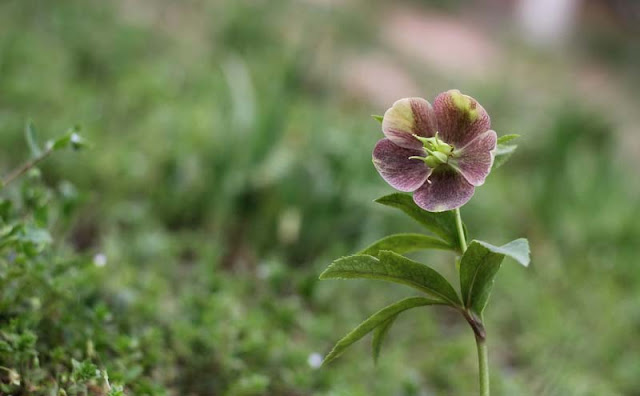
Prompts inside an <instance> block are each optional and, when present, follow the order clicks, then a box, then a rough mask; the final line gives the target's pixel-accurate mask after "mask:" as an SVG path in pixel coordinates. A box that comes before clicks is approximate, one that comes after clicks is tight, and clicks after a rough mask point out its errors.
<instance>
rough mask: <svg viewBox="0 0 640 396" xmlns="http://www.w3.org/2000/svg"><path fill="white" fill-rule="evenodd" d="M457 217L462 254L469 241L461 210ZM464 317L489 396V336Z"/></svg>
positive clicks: (479, 324)
mask: <svg viewBox="0 0 640 396" xmlns="http://www.w3.org/2000/svg"><path fill="white" fill-rule="evenodd" d="M454 213H455V216H456V229H457V230H458V239H459V240H460V249H461V250H462V254H464V252H465V251H466V250H467V239H466V237H465V235H464V227H463V226H462V216H461V215H460V208H456V209H455V210H454ZM463 316H464V317H465V319H466V320H467V322H469V325H470V326H471V329H472V330H473V333H474V334H475V339H476V348H477V350H478V379H479V383H480V396H489V356H488V351H487V342H486V339H487V334H486V330H485V328H484V325H483V324H482V321H478V320H477V319H476V318H475V317H474V316H473V315H471V314H469V313H468V312H466V311H465V312H464V313H463Z"/></svg>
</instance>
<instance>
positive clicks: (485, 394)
mask: <svg viewBox="0 0 640 396" xmlns="http://www.w3.org/2000/svg"><path fill="white" fill-rule="evenodd" d="M476 346H477V347H478V375H479V378H480V396H489V357H488V355H487V342H486V339H484V338H480V337H477V336H476Z"/></svg>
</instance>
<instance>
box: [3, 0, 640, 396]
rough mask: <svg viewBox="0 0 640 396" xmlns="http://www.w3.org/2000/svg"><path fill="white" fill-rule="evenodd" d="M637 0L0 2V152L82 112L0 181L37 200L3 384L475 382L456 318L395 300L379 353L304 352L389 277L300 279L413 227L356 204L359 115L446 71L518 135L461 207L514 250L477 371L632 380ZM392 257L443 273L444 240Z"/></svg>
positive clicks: (373, 131) (133, 388)
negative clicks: (33, 159)
mask: <svg viewBox="0 0 640 396" xmlns="http://www.w3.org/2000/svg"><path fill="white" fill-rule="evenodd" d="M639 15H640V10H639V8H638V5H637V3H636V2H635V1H633V0H629V1H622V0H619V1H604V0H601V1H595V0H590V1H587V0H584V1H578V0H575V1H571V0H562V1H555V2H554V1H527V0H522V1H515V0H513V1H508V0H504V1H501V0H484V1H475V2H469V1H462V0H456V1H443V0H430V1H417V0H414V1H409V0H407V1H397V2H384V1H381V0H379V1H367V0H273V1H266V0H216V1H202V0H186V1H181V2H174V1H168V0H165V1H151V0H114V1H108V2H107V1H98V0H92V1H86V0H82V1H81V0H64V1H45V0H41V1H38V0H4V1H1V2H0V171H2V173H1V174H2V175H6V174H7V173H9V171H10V170H11V169H13V168H15V167H17V166H18V165H19V164H21V163H23V162H24V161H25V160H26V159H27V158H28V156H29V151H28V146H27V144H26V143H25V142H24V136H23V130H24V126H25V124H26V122H27V121H28V120H33V121H34V122H35V125H36V127H37V128H38V135H39V138H40V139H41V140H42V141H44V140H46V139H49V138H54V137H56V136H58V135H59V134H60V133H62V132H63V131H64V130H66V129H67V128H68V127H70V126H72V125H75V124H79V125H81V126H82V134H83V136H85V137H86V138H87V139H88V140H89V141H91V142H92V144H93V147H92V149H90V150H87V151H83V152H79V153H78V154H73V153H69V154H56V155H55V156H54V157H52V158H51V159H48V160H47V162H45V163H44V164H43V165H42V166H41V175H40V176H39V177H38V175H31V176H30V177H29V178H27V179H26V180H25V181H23V184H16V185H14V186H12V187H11V188H10V189H7V190H3V191H2V192H1V193H0V194H2V198H3V199H6V200H8V199H12V200H14V202H18V203H17V204H16V205H17V208H18V209H21V208H22V209H24V212H21V213H23V214H22V216H23V217H24V218H27V217H29V216H31V215H30V214H29V213H30V212H29V211H28V210H27V209H29V207H30V206H29V204H28V201H29V200H28V199H27V198H28V197H33V196H34V195H33V194H36V193H33V191H36V192H38V191H40V193H37V194H36V195H35V196H37V197H40V198H38V199H39V201H38V202H40V203H41V204H40V206H42V207H44V206H46V207H49V208H50V209H51V210H53V211H54V212H55V213H57V215H55V216H49V217H48V218H47V220H46V221H45V223H46V228H48V229H49V231H50V233H51V235H52V238H53V242H52V244H51V246H50V247H48V248H47V250H46V251H45V252H44V254H41V255H39V256H37V257H35V258H32V259H30V260H31V261H28V262H27V264H24V268H22V269H21V270H20V271H18V272H17V275H16V273H13V275H11V276H9V275H7V274H12V272H11V271H13V270H12V268H15V266H16V264H15V263H13V262H11V260H10V258H9V256H7V255H5V253H4V252H3V255H4V256H3V258H2V259H1V260H0V282H1V283H0V286H1V287H2V289H0V366H2V367H4V368H6V369H2V370H0V380H1V381H2V388H1V390H0V394H8V395H9V394H10V395H31V394H34V395H40V394H42V395H58V394H63V393H61V392H62V391H61V389H65V392H66V393H68V394H96V395H101V394H106V392H107V390H106V388H105V386H104V385H103V384H102V382H100V381H98V380H96V379H91V378H90V377H91V375H92V374H91V370H92V369H95V368H99V369H101V370H102V369H104V370H107V372H108V373H109V379H110V381H111V382H112V383H119V384H122V385H123V386H124V394H128V395H230V396H235V395H290V396H297V395H407V396H409V395H467V394H474V393H475V392H476V386H477V385H476V382H477V377H476V370H477V368H476V356H475V350H474V341H473V337H472V332H471V331H470V329H469V328H468V325H467V324H466V323H464V322H463V321H461V320H459V318H458V317H457V316H456V315H454V314H452V313H451V312H449V311H447V310H445V309H438V308H435V309H426V308H425V309H421V310H420V311H415V312H414V314H415V315H405V316H403V317H401V318H400V320H398V321H397V323H396V325H395V326H394V328H393V329H392V330H391V333H390V339H389V340H388V342H387V343H386V345H385V346H384V347H383V349H384V350H383V352H382V359H381V362H380V364H379V365H378V367H374V365H373V363H372V361H371V358H370V352H369V349H368V348H369V346H368V342H367V340H364V341H362V342H360V343H358V344H357V345H356V346H355V347H354V348H352V350H350V351H349V352H348V353H346V354H345V355H344V356H343V357H342V358H340V359H339V360H337V361H336V362H334V363H333V364H331V365H330V366H329V367H326V368H318V367H317V360H318V358H319V357H321V356H324V354H326V353H327V352H328V350H329V349H330V348H331V346H332V345H333V343H334V342H335V341H336V340H337V339H338V338H340V337H341V336H342V335H343V334H345V333H346V332H347V331H348V330H350V329H351V328H352V327H354V326H355V325H357V324H358V323H359V322H360V321H361V320H362V319H364V318H365V317H366V316H368V315H369V314H371V313H373V312H374V311H376V310H377V309H379V308H380V307H382V306H383V305H385V304H387V303H390V302H392V301H394V300H396V299H398V298H400V297H403V296H410V295H413V294H412V292H411V290H408V289H406V288H403V287H401V286H397V287H396V286H394V285H389V284H384V283H375V282H372V281H368V282H359V281H349V282H347V281H327V282H319V281H318V280H317V276H318V274H319V273H320V272H321V271H322V269H324V268H325V267H326V266H327V265H328V264H329V263H330V262H331V261H332V260H333V259H335V258H337V257H340V256H342V255H347V254H350V253H353V252H354V251H356V250H357V249H360V248H362V247H364V246H366V245H367V244H368V243H370V242H372V241H374V240H375V239H376V238H379V237H381V236H383V235H385V234H389V233H394V232H409V231H418V230H419V228H418V227H417V226H416V225H414V224H413V223H412V222H411V220H407V219H406V218H404V217H402V216H401V215H400V214H399V213H395V212H394V211H392V210H390V209H386V208H384V207H382V206H377V205H376V204H374V203H373V200H374V199H375V198H377V197H379V196H381V195H384V194H387V193H390V192H391V188H390V187H389V186H388V185H387V184H386V183H385V182H384V181H382V179H380V177H379V176H378V174H377V173H376V172H375V170H374V168H373V166H372V165H371V161H370V155H371V154H370V152H371V149H372V148H373V145H374V144H375V142H376V141H377V140H378V139H379V138H381V136H382V134H381V132H380V127H379V125H378V123H377V122H376V121H374V120H372V119H371V118H370V114H382V113H383V112H384V111H385V110H386V109H387V108H388V107H389V106H390V105H391V104H392V103H393V101H394V100H396V99H398V98H400V97H406V96H413V95H419V96H422V97H425V98H427V99H428V100H432V99H433V98H434V97H435V95H436V94H437V93H439V92H441V91H444V90H447V89H450V88H458V89H460V90H462V91H463V92H464V93H467V94H469V95H471V96H473V97H475V98H476V99H478V101H479V102H480V103H482V104H483V106H484V107H485V108H486V109H487V110H488V112H489V114H490V115H491V117H492V125H493V129H495V130H496V131H497V132H498V134H499V135H503V134H507V133H518V134H520V135H522V137H521V138H520V139H519V141H518V144H519V146H520V147H519V149H518V151H517V152H516V154H515V155H514V156H513V157H512V159H511V161H510V162H509V163H508V164H507V165H505V166H504V167H502V168H500V169H499V170H497V171H495V172H493V173H492V174H491V176H490V177H489V179H488V180H487V183H486V184H485V185H484V186H483V187H482V188H480V189H478V190H477V192H476V194H475V197H474V199H473V200H472V201H471V202H470V203H469V204H468V205H466V206H465V207H464V208H463V210H462V213H463V216H464V219H465V221H466V223H467V226H468V228H469V232H470V235H471V237H474V236H477V237H478V238H482V239H484V240H487V241H490V242H492V243H495V244H502V243H505V242H507V241H509V240H511V239H514V238H516V237H527V238H529V240H530V243H531V246H532V257H533V263H532V265H531V267H530V268H528V269H524V268H521V267H520V266H518V265H516V264H515V263H513V262H505V265H504V266H503V269H502V271H501V273H500V274H499V276H498V280H497V282H496V286H495V289H494V293H493V296H492V298H491V304H489V307H488V309H487V311H486V322H487V327H488V333H489V340H488V342H489V350H490V362H491V369H492V373H491V374H492V386H493V391H494V394H496V395H524V396H526V395H639V394H640V393H638V392H639V391H638V389H640V338H638V334H639V333H640V271H639V270H638V265H639V264H640V263H639V261H638V257H639V255H638V247H639V245H638V244H639V242H638V241H639V240H640V225H639V223H638V219H639V218H640V198H639V194H638V193H639V192H640V179H639V178H638V172H637V168H638V166H639V164H640V162H639V158H640V135H639V130H638V127H637V125H638V122H639V121H640V114H639V113H638V111H637V109H638V106H639V105H640V100H638V96H637V93H636V92H637V89H638V88H640V73H638V70H640V69H639V67H640V47H639V44H640V35H639V30H638V26H640V18H639ZM43 191H44V192H43ZM20 194H22V195H20ZM38 194H40V195H38ZM42 194H44V195H42ZM25 196H26V197H27V198H25ZM42 197H46V199H44V198H42ZM21 200H22V201H21ZM23 201H24V202H23ZM20 202H22V203H20ZM25 202H26V203H25ZM36 206H37V205H36ZM18 212H20V210H18ZM25 216H26V217H25ZM7 254H8V253H7ZM415 256H416V257H417V258H420V259H423V260H424V261H425V262H428V263H430V264H431V265H433V266H434V267H436V268H437V269H439V270H440V271H442V272H443V273H444V274H445V275H447V276H451V275H453V273H452V271H453V269H452V268H450V265H449V264H448V263H450V260H451V257H450V256H449V255H447V254H446V253H424V254H420V255H415ZM21 265H23V264H21ZM16 271H17V270H16ZM72 359H73V360H75V361H76V363H72ZM82 365H85V366H86V367H88V373H89V374H87V381H85V383H84V384H83V385H82V386H77V387H75V388H74V387H73V386H71V385H69V384H70V383H72V382H74V381H75V382H82V381H80V380H81V379H82V378H80V377H82V375H81V374H82V370H84V369H83V368H82V367H81V366H82ZM79 367H80V368H79ZM86 367H85V368H86ZM7 369H10V370H14V372H16V373H18V374H19V375H20V378H21V383H20V385H16V384H13V385H11V384H10V379H11V378H10V376H9V374H10V371H9V370H7ZM85 371H86V370H85ZM76 385H77V384H76Z"/></svg>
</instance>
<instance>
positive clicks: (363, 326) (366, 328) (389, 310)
mask: <svg viewBox="0 0 640 396" xmlns="http://www.w3.org/2000/svg"><path fill="white" fill-rule="evenodd" d="M437 304H442V303H441V302H440V301H437V300H432V299H429V298H425V297H409V298H405V299H404V300H401V301H398V302H396V303H394V304H391V305H389V306H387V307H385V308H383V309H381V310H380V311H378V312H376V313H374V314H373V315H371V316H370V317H369V318H368V319H367V320H365V321H364V322H362V323H360V324H359V325H358V327H356V328H355V329H353V330H351V332H349V334H347V335H346V336H344V337H343V338H342V339H341V340H340V341H338V342H337V343H336V345H335V346H334V347H333V349H332V350H331V352H329V354H328V355H327V356H326V357H325V358H324V361H323V362H322V364H323V365H324V364H327V363H329V362H330V361H332V360H333V359H335V358H337V357H338V356H340V355H341V354H342V353H343V352H344V351H345V350H346V349H347V348H348V347H349V346H351V345H352V344H353V343H354V342H356V341H358V340H359V339H361V338H362V337H364V336H365V335H367V334H368V333H369V332H370V331H372V330H373V329H375V328H376V327H378V326H380V325H382V324H384V323H385V322H387V321H388V320H389V319H390V318H392V317H395V316H397V315H398V314H400V313H401V312H403V311H406V310H408V309H411V308H415V307H421V306H424V305H437Z"/></svg>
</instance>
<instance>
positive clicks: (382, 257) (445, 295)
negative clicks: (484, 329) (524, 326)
mask: <svg viewBox="0 0 640 396" xmlns="http://www.w3.org/2000/svg"><path fill="white" fill-rule="evenodd" d="M353 278H362V279H376V280H384V281H389V282H394V283H399V284H403V285H407V286H411V287H413V288H415V289H418V290H420V291H422V292H424V293H427V294H429V295H431V296H433V297H436V298H438V299H440V300H442V301H443V302H444V303H446V304H448V305H451V306H456V307H459V306H461V305H462V304H461V302H460V298H459V297H458V294H457V293H456V291H455V290H454V289H453V287H452V286H451V284H450V283H449V282H448V281H447V280H446V279H445V278H444V277H443V276H442V275H440V274H439V273H438V272H437V271H435V270H433V269H432V268H429V267H427V266H426V265H424V264H422V263H419V262H417V261H413V260H410V259H408V258H406V257H404V256H401V255H399V254H396V253H394V252H390V251H387V250H383V251H381V252H380V253H379V258H376V257H373V256H369V255H364V254H362V255H355V256H347V257H343V258H340V259H338V260H336V261H334V262H333V263H332V264H331V265H330V266H329V267H328V268H327V269H326V270H325V271H324V272H323V273H322V274H320V279H353Z"/></svg>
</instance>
